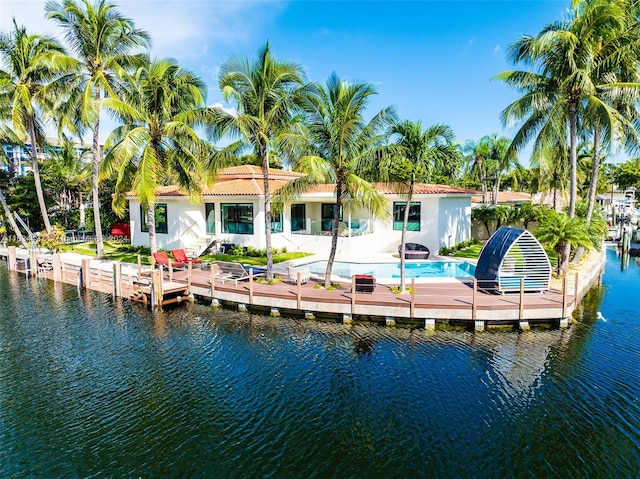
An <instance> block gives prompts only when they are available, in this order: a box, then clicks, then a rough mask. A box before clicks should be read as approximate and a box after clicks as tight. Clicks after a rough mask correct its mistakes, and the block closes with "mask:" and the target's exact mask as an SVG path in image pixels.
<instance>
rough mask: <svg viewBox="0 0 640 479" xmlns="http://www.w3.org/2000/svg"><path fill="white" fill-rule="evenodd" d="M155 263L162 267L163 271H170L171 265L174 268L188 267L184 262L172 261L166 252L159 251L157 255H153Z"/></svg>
mask: <svg viewBox="0 0 640 479" xmlns="http://www.w3.org/2000/svg"><path fill="white" fill-rule="evenodd" d="M153 262H154V264H157V265H158V266H160V268H161V269H162V268H167V269H169V265H171V267H172V268H184V267H185V266H186V265H187V264H186V263H183V262H182V261H171V260H170V259H169V256H167V253H166V252H165V251H158V252H157V253H153Z"/></svg>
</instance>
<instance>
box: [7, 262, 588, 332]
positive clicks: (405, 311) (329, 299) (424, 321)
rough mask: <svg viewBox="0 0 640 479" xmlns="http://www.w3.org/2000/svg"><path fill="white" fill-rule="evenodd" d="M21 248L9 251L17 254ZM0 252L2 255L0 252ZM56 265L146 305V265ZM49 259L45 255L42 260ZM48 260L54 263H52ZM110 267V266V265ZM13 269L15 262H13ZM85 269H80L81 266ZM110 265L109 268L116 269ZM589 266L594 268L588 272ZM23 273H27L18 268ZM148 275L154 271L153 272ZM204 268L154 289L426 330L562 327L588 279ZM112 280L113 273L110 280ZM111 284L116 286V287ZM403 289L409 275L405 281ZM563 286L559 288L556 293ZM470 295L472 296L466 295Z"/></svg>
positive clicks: (70, 278) (61, 277) (176, 296)
mask: <svg viewBox="0 0 640 479" xmlns="http://www.w3.org/2000/svg"><path fill="white" fill-rule="evenodd" d="M25 255H28V252H24V250H23V252H22V253H18V254H17V258H18V259H20V258H23V260H24V257H25ZM0 256H3V257H6V256H7V252H6V251H4V252H3V251H2V250H1V249H0ZM56 256H57V257H58V259H57V260H56V261H57V262H59V265H60V266H58V268H59V270H58V272H57V273H56V272H55V271H54V269H55V268H51V269H49V268H46V269H42V270H41V271H39V272H38V276H39V277H42V278H48V279H51V280H54V279H55V280H56V281H60V282H64V283H68V284H74V285H78V284H79V278H84V279H83V280H82V281H83V284H82V285H81V286H83V287H85V288H88V289H92V290H97V291H101V292H103V293H107V294H113V295H115V296H121V297H125V298H129V299H132V300H136V301H142V302H146V303H150V302H151V284H152V283H153V272H152V270H150V269H149V267H148V266H147V267H146V269H143V270H142V271H140V270H138V268H137V266H136V265H131V264H125V263H117V262H114V261H108V260H102V261H98V260H95V259H93V258H89V257H83V256H81V255H78V254H74V253H62V254H59V255H56ZM47 258H48V259H49V260H50V259H51V255H48V257H47ZM56 261H54V264H56ZM114 265H118V266H114ZM17 269H18V271H20V267H19V266H18V268H17ZM83 270H86V272H83V273H82V274H80V272H81V271H83ZM116 270H117V273H116ZM593 270H594V271H595V269H593ZM22 272H26V273H29V271H22ZM155 275H156V278H159V277H160V273H159V272H156V274H155ZM211 277H212V274H211V271H210V268H207V267H205V268H204V269H200V268H198V267H194V268H192V269H191V270H190V271H189V270H187V269H185V270H176V271H173V272H172V275H171V277H169V276H168V273H167V272H166V271H165V272H164V275H163V277H162V285H160V283H156V285H157V286H156V289H159V288H163V289H165V292H167V288H169V287H170V288H171V291H172V295H171V297H169V296H167V298H166V300H167V303H165V304H168V303H169V300H171V301H170V302H175V301H180V300H183V299H186V298H184V297H183V295H184V296H186V295H193V296H196V297H198V298H200V299H202V300H205V301H213V302H214V303H216V304H223V305H225V306H230V307H234V308H239V309H242V310H256V311H259V312H263V313H266V314H271V315H273V316H278V315H290V316H302V315H304V317H307V318H316V317H323V318H324V317H326V318H329V319H333V320H338V321H343V322H345V323H348V322H352V321H367V322H377V323H380V324H387V325H394V324H397V325H403V324H406V325H411V326H416V325H417V326H418V327H425V328H427V329H433V328H435V326H436V323H438V324H450V325H463V326H465V327H468V328H473V329H476V330H482V329H484V328H485V327H487V326H493V325H510V326H514V327H519V328H522V329H528V327H529V326H530V324H536V323H538V322H540V323H548V324H555V325H560V326H564V325H566V324H567V322H568V318H569V317H570V316H571V313H572V312H573V310H574V309H575V307H576V292H577V293H578V297H580V296H581V294H580V293H581V292H582V291H583V289H584V288H586V287H587V283H588V282H590V281H591V282H592V281H593V279H591V280H589V279H588V278H581V279H580V280H579V286H580V289H578V291H576V281H578V278H577V276H576V278H575V280H574V279H573V278H571V280H568V281H567V282H566V285H565V284H562V286H561V287H560V288H558V287H555V288H552V289H551V290H549V291H546V292H544V293H524V294H520V293H511V294H503V295H501V294H494V293H488V292H483V291H481V290H478V291H476V293H475V294H474V289H473V280H472V279H471V278H466V279H464V278H458V279H454V278H446V279H443V280H433V279H431V280H429V281H426V282H415V283H414V294H413V295H412V294H404V295H398V294H395V293H393V291H392V290H391V286H390V285H389V284H381V283H378V284H377V286H376V288H375V291H374V292H373V293H359V292H354V291H352V283H350V282H342V283H341V288H340V289H337V290H324V289H318V288H317V285H318V284H321V282H320V280H319V279H317V278H312V279H311V280H310V281H308V282H307V283H306V284H301V285H298V284H295V283H294V282H290V281H286V280H285V281H282V282H278V283H275V284H261V283H258V282H257V281H255V280H253V278H251V279H248V280H243V281H239V282H238V283H237V284H235V283H234V282H231V281H225V282H224V283H223V282H222V280H221V279H220V278H214V281H213V287H212V284H211ZM115 278H119V281H116V279H115ZM116 283H117V284H116ZM407 286H411V280H409V281H408V282H407ZM563 288H566V289H565V290H564V292H563ZM474 298H475V300H474Z"/></svg>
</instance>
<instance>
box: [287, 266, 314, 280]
mask: <svg viewBox="0 0 640 479" xmlns="http://www.w3.org/2000/svg"><path fill="white" fill-rule="evenodd" d="M298 273H300V283H302V284H304V283H306V282H307V281H309V278H311V270H310V269H309V268H308V267H306V266H304V267H302V268H296V267H295V266H289V281H292V282H294V283H297V282H298Z"/></svg>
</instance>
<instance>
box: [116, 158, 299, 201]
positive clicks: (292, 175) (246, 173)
mask: <svg viewBox="0 0 640 479" xmlns="http://www.w3.org/2000/svg"><path fill="white" fill-rule="evenodd" d="M301 176H304V173H296V172H295V171H284V170H278V169H275V168H269V189H270V191H271V192H272V193H275V192H276V191H277V190H278V189H279V188H281V187H282V186H284V185H286V184H287V183H289V182H290V181H291V180H294V179H296V178H299V177H301ZM263 193H264V182H263V180H262V168H261V167H259V166H255V165H242V166H232V167H230V168H223V169H222V170H220V171H219V172H218V176H217V178H216V182H215V184H213V185H212V186H210V187H209V188H205V189H204V190H203V191H202V195H203V196H259V195H262V194H263ZM156 194H157V195H158V196H165V197H166V196H187V193H186V191H184V190H181V189H180V187H179V186H178V185H170V186H161V187H159V188H158V189H157V190H156ZM127 196H130V197H131V196H135V194H133V192H129V193H127Z"/></svg>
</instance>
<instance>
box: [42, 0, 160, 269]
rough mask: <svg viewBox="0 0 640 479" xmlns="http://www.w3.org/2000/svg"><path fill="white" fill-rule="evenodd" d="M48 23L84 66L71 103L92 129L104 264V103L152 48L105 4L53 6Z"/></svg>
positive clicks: (100, 0)
mask: <svg viewBox="0 0 640 479" xmlns="http://www.w3.org/2000/svg"><path fill="white" fill-rule="evenodd" d="M45 9H46V11H47V14H48V18H50V19H53V20H54V21H55V22H56V23H57V24H58V25H59V26H60V27H62V29H63V30H64V31H65V37H66V39H67V41H68V42H69V45H70V46H71V49H72V50H73V52H74V53H75V54H76V55H77V56H78V59H79V60H80V62H81V63H82V67H83V75H82V77H80V79H79V80H80V82H79V87H78V88H77V89H76V91H75V93H76V95H75V99H74V100H75V101H70V102H69V103H68V105H69V108H70V109H71V108H73V109H75V111H74V112H69V113H68V116H69V118H71V119H72V120H73V121H74V122H75V124H76V127H78V128H79V129H82V128H83V127H90V128H92V129H93V139H92V151H93V161H92V188H91V189H92V199H93V217H94V223H95V230H96V243H97V257H98V258H99V259H101V258H104V242H103V238H102V223H101V221H100V197H99V183H98V175H99V169H100V161H101V159H102V154H101V151H100V139H99V135H100V109H101V101H100V100H101V98H102V97H103V96H104V95H105V94H107V95H108V96H109V97H111V98H114V97H117V96H118V94H117V90H116V89H115V88H116V86H117V79H116V74H117V73H119V72H121V71H122V69H125V68H129V67H131V66H132V65H137V64H138V61H139V58H138V57H135V56H131V55H130V53H131V52H132V51H133V50H135V49H137V48H146V47H147V46H148V45H149V36H148V34H147V33H146V32H145V31H143V30H139V29H137V28H135V24H134V22H133V21H132V20H130V19H129V18H127V17H125V16H123V15H122V14H121V13H120V12H119V11H118V10H116V6H115V5H114V4H112V3H108V2H106V1H105V0H97V1H96V3H95V4H91V3H90V2H89V0H79V1H75V0H63V1H61V2H56V1H49V2H47V4H46V7H45Z"/></svg>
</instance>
